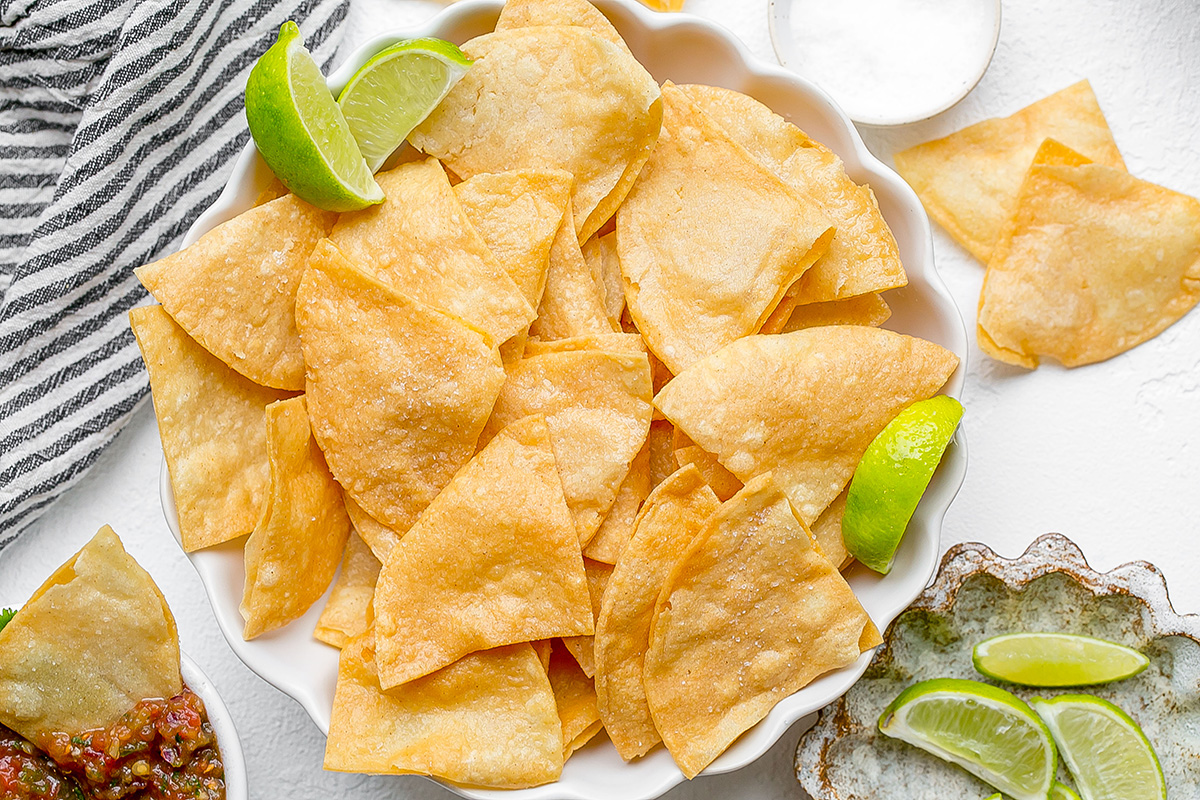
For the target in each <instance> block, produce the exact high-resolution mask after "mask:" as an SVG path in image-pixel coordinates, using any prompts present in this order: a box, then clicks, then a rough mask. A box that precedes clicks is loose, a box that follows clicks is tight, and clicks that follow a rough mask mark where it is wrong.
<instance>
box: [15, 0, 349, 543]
mask: <svg viewBox="0 0 1200 800" xmlns="http://www.w3.org/2000/svg"><path fill="white" fill-rule="evenodd" d="M348 5H349V0H0V549H2V548H3V547H4V546H5V545H6V544H8V543H9V542H11V541H12V540H13V539H14V538H15V537H16V535H17V533H18V532H19V531H20V530H22V529H23V528H25V527H26V526H28V525H29V524H30V523H31V522H32V521H33V520H34V519H36V518H37V516H38V515H39V514H40V513H41V512H42V511H44V510H45V509H46V507H47V506H48V505H49V504H50V503H51V502H53V501H54V499H55V498H56V497H58V496H59V495H60V494H61V493H62V492H63V491H64V490H65V489H67V488H68V487H69V486H70V485H72V484H73V483H75V482H76V481H78V480H79V479H80V478H82V477H83V475H84V474H85V473H86V472H87V470H88V468H89V467H90V466H91V465H92V464H93V463H94V462H95V461H96V459H97V457H98V456H99V455H100V453H101V452H102V451H103V450H104V448H105V447H106V446H107V445H108V444H109V442H111V441H112V439H113V437H115V436H116V435H117V433H118V432H119V431H120V430H121V427H122V426H123V425H124V424H125V422H126V421H127V420H128V419H129V417H130V415H131V414H132V413H133V411H134V409H135V408H137V406H138V405H139V403H140V402H141V401H142V400H143V399H144V398H145V397H146V394H147V391H148V381H147V378H146V372H145V369H144V368H143V366H142V360H141V356H140V355H139V353H138V349H137V346H136V344H134V340H133V335H132V334H131V333H130V330H129V323H128V321H127V319H126V312H127V311H128V310H129V309H130V308H132V307H134V306H135V305H139V304H140V303H141V302H142V301H143V300H144V298H145V297H146V292H145V290H144V289H143V288H142V287H141V285H140V284H139V283H138V281H137V278H136V277H134V274H133V268H134V267H136V266H139V265H141V264H144V263H146V262H149V261H153V260H154V259H156V258H158V257H159V256H162V255H163V254H165V253H169V252H171V251H173V250H175V249H176V248H177V247H178V246H179V242H180V240H181V239H182V237H183V234H184V232H186V231H187V229H188V227H189V226H190V225H191V224H192V222H193V221H195V219H196V217H198V216H199V215H200V212H201V211H203V210H204V209H205V208H206V207H207V206H208V205H209V204H211V203H212V202H213V200H215V199H216V197H217V195H218V194H220V192H221V188H222V187H223V186H224V184H225V181H226V179H227V177H228V175H229V171H230V168H231V167H232V163H233V159H234V158H235V156H237V154H238V153H239V152H240V151H241V149H242V147H243V146H244V145H245V144H246V142H247V141H248V139H249V132H248V130H247V128H246V117H245V114H244V113H243V111H242V92H243V89H244V88H245V85H246V77H247V75H248V74H249V72H250V68H251V67H252V66H253V65H254V62H255V59H257V58H258V56H260V55H261V54H262V53H263V51H265V50H266V49H267V48H268V47H269V46H270V45H271V43H272V42H274V40H275V34H276V31H277V30H278V29H279V26H280V25H281V24H282V23H283V22H284V21H285V20H287V19H294V20H296V22H297V23H299V25H300V29H301V31H302V32H303V33H304V36H305V41H306V43H307V45H308V47H309V49H310V50H311V51H312V52H313V55H314V56H315V57H316V59H317V63H319V64H322V65H323V66H324V67H325V68H326V69H328V68H329V66H330V65H331V63H332V61H333V58H334V55H335V53H336V50H337V45H338V42H339V41H340V39H341V33H342V27H343V23H344V21H345V18H346V13H347V11H348Z"/></svg>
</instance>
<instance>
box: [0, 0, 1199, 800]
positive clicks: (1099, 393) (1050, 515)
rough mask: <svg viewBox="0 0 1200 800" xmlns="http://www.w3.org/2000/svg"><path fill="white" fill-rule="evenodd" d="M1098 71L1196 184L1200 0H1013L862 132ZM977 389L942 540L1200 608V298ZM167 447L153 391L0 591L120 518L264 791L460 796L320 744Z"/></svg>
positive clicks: (1129, 116)
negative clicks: (947, 95)
mask: <svg viewBox="0 0 1200 800" xmlns="http://www.w3.org/2000/svg"><path fill="white" fill-rule="evenodd" d="M352 2H353V10H352V12H351V19H350V25H349V29H348V38H347V41H346V47H347V49H346V50H344V51H343V52H348V51H349V48H352V47H353V46H354V45H355V44H357V43H358V42H361V41H363V40H365V39H367V38H369V37H370V36H371V35H373V34H374V33H377V32H379V31H381V30H384V29H387V28H391V27H399V26H403V25H406V24H410V23H415V22H417V21H420V20H422V19H424V18H425V17H426V16H428V15H430V14H432V13H435V12H436V11H437V10H438V9H439V8H440V7H441V5H440V4H438V3H433V2H421V1H420V0H352ZM766 5H767V3H766V0H689V2H688V9H689V10H690V11H692V12H693V13H697V14H700V15H703V16H706V17H710V18H712V19H716V20H718V21H719V22H721V23H723V24H724V25H726V26H727V27H729V28H730V29H732V30H733V31H734V32H735V33H736V34H737V35H738V36H740V37H741V38H742V39H743V41H745V42H746V44H747V45H749V47H750V48H751V49H752V50H753V51H754V52H756V53H757V54H758V55H760V56H761V57H764V58H767V59H772V60H773V58H774V56H773V53H772V50H771V45H770V40H769V38H768V34H767V22H766V20H767V9H766ZM1084 77H1087V78H1089V79H1091V81H1092V85H1093V86H1094V88H1095V90H1096V94H1097V95H1098V96H1099V99H1100V103H1101V105H1102V107H1103V108H1104V110H1105V113H1106V114H1107V116H1108V120H1109V123H1110V125H1111V126H1112V129H1113V131H1114V134H1115V136H1116V140H1117V143H1118V145H1119V146H1120V148H1121V152H1122V153H1123V155H1124V157H1125V160H1126V162H1127V164H1128V166H1129V169H1130V171H1131V172H1132V173H1133V174H1135V175H1138V176H1140V177H1143V178H1146V179H1149V180H1152V181H1155V182H1158V183H1161V184H1163V185H1166V186H1168V187H1170V188H1172V189H1176V190H1178V191H1182V192H1186V193H1188V194H1191V195H1200V133H1198V131H1200V89H1198V87H1197V84H1198V83H1200V2H1196V0H1005V2H1004V22H1003V30H1002V32H1001V36H1000V44H999V48H998V50H997V52H996V57H995V60H994V61H993V63H992V66H991V69H990V70H989V71H988V73H987V75H985V76H984V78H983V80H982V82H981V83H980V85H979V86H978V88H976V90H975V91H974V92H973V93H972V94H971V95H969V96H968V97H967V99H966V100H964V101H963V102H962V103H961V104H959V105H958V106H957V107H955V108H953V109H951V110H950V111H947V112H946V113H944V114H942V115H940V116H938V117H935V118H934V119H931V120H928V121H926V122H923V123H919V124H915V125H910V126H906V127H901V128H895V129H863V136H864V138H865V139H866V141H867V144H868V145H869V146H870V147H871V149H872V150H873V151H874V152H875V153H876V154H877V155H878V156H880V157H881V158H882V159H883V160H884V161H888V162H890V160H891V154H892V152H894V151H895V150H896V149H899V148H903V147H906V146H909V145H912V144H916V143H918V142H922V141H925V140H927V139H931V138H935V137H938V136H942V135H944V134H947V133H949V132H951V131H954V130H956V129H958V128H960V127H962V126H964V125H967V124H970V123H973V122H976V121H978V120H980V119H984V118H986V117H991V116H998V115H1005V114H1009V113H1011V112H1013V111H1016V110H1017V109H1019V108H1021V107H1023V106H1024V105H1026V104H1028V103H1029V102H1032V101H1033V100H1036V99H1038V98H1041V97H1043V96H1045V95H1047V94H1049V93H1051V92H1053V91H1055V90H1057V89H1060V88H1062V87H1064V86H1066V85H1068V84H1070V83H1073V82H1074V81H1076V80H1078V79H1080V78H1084ZM934 238H935V244H936V249H937V259H938V265H939V268H940V270H941V272H942V274H943V276H944V277H945V279H946V281H947V283H948V284H949V285H950V288H951V290H952V291H953V293H954V295H955V297H956V299H957V300H958V303H959V305H960V307H961V308H962V310H963V315H964V317H965V318H966V320H967V323H968V327H969V328H970V329H971V335H972V340H973V338H974V324H973V322H974V316H975V306H976V302H977V299H978V294H979V286H980V283H981V280H982V277H983V269H982V267H981V266H980V265H979V264H978V263H976V262H975V261H973V260H972V259H971V258H970V257H969V256H968V255H967V254H966V253H965V252H964V251H963V250H962V249H961V248H959V247H958V246H957V245H955V244H954V243H953V242H951V240H950V239H949V238H948V237H947V236H945V235H944V234H943V233H942V232H941V231H940V230H938V229H937V228H936V227H935V229H934ZM964 399H965V402H966V406H967V414H966V418H965V421H964V426H965V428H966V432H967V438H968V442H969V445H970V466H969V468H968V472H967V479H966V483H965V485H964V486H963V489H962V492H961V493H960V494H959V496H958V499H957V500H956V501H955V503H954V505H953V506H952V507H951V509H950V512H949V514H948V515H947V518H946V524H945V529H944V533H943V538H942V546H943V549H945V548H946V547H949V546H950V545H953V544H955V543H956V542H961V541H968V540H981V541H983V542H986V543H987V544H988V545H990V546H991V547H993V548H994V549H995V550H997V551H998V552H999V553H1000V554H1002V555H1008V556H1014V555H1017V554H1018V553H1020V552H1021V551H1022V550H1023V549H1024V548H1025V546H1026V545H1027V544H1029V542H1031V541H1032V540H1033V539H1034V538H1035V537H1036V536H1037V535H1039V534H1041V533H1044V532H1046V531H1061V532H1062V533H1064V534H1066V535H1067V536H1069V537H1070V538H1072V539H1074V540H1075V541H1076V542H1077V543H1079V545H1080V546H1081V547H1082V548H1083V550H1084V552H1085V553H1086V554H1087V556H1088V558H1089V559H1090V561H1091V563H1092V565H1093V566H1094V567H1096V568H1098V569H1110V568H1112V567H1113V566H1116V565H1117V564H1120V563H1123V562H1125V561H1130V560H1135V559H1144V560H1147V561H1150V562H1152V563H1154V564H1157V565H1158V566H1159V567H1160V568H1161V569H1162V570H1163V572H1164V573H1166V576H1167V581H1168V585H1169V586H1170V589H1171V595H1172V598H1173V600H1174V604H1175V607H1176V609H1177V610H1179V611H1181V612H1191V613H1196V612H1200V581H1198V580H1197V579H1196V576H1197V573H1200V311H1194V312H1193V313H1192V314H1190V315H1189V316H1187V317H1186V318H1184V319H1183V320H1182V321H1181V322H1180V323H1178V324H1176V325H1175V326H1173V327H1172V328H1170V329H1169V330H1168V331H1167V332H1166V333H1164V334H1163V335H1161V336H1159V337H1158V338H1157V339H1154V340H1153V341H1151V342H1149V343H1147V344H1145V345H1142V346H1141V347H1138V348H1136V349H1134V350H1132V351H1130V352H1128V353H1126V354H1124V355H1121V356H1118V357H1117V358H1114V359H1112V360H1110V361H1107V362H1105V363H1102V364H1097V365H1093V366H1089V367H1083V368H1079V369H1075V370H1064V369H1062V368H1059V367H1056V366H1053V365H1047V366H1043V367H1042V368H1040V369H1039V370H1037V371H1036V372H1032V373H1027V372H1025V371H1023V370H1020V369H1017V368H1011V367H1007V366H1004V365H1002V364H999V363H997V362H993V361H990V360H988V359H987V358H986V357H985V356H983V355H982V354H981V353H980V352H979V350H978V349H977V348H976V349H973V350H972V353H971V357H970V367H969V376H968V379H967V384H966V391H965V398H964ZM160 458H161V449H160V446H159V442H158V434H157V430H156V428H155V424H154V416H153V412H152V410H151V407H150V404H149V403H148V402H147V403H145V404H144V405H143V406H142V408H141V409H140V411H139V412H138V413H137V414H136V415H135V418H134V420H133V422H132V424H131V425H130V426H129V428H128V429H127V430H126V431H125V432H124V433H123V434H122V435H121V436H120V437H119V438H118V439H117V441H116V442H115V444H114V445H113V446H112V448H110V450H109V451H108V452H107V453H106V454H105V455H104V456H103V457H102V458H101V460H100V462H99V463H98V464H97V466H96V467H95V468H94V469H93V470H92V472H91V474H90V475H88V477H87V478H86V479H85V480H84V481H83V482H81V483H80V484H79V485H78V486H77V487H76V488H75V489H74V490H72V491H71V492H70V493H69V494H68V495H67V496H66V497H65V498H63V499H62V500H61V501H60V502H59V503H58V504H57V506H55V507H54V508H53V509H52V510H51V511H50V512H49V513H47V514H46V515H45V516H43V517H42V518H41V520H39V521H38V523H37V524H36V525H35V526H34V527H33V528H32V529H31V530H29V531H28V532H27V533H26V534H25V535H24V536H23V537H22V538H21V540H20V541H19V542H17V543H16V544H14V545H12V546H10V547H9V548H7V549H6V550H5V551H4V553H3V555H2V556H0V605H4V604H8V605H13V604H19V603H21V602H23V601H24V599H25V598H26V597H28V596H29V594H30V593H32V591H33V590H34V589H35V588H36V587H37V586H38V585H39V584H40V583H41V582H42V580H43V579H44V578H45V577H46V576H47V575H48V574H49V572H50V570H51V569H52V568H53V567H55V566H57V565H58V564H59V563H61V562H62V561H64V560H65V559H66V558H68V557H69V556H70V555H71V554H72V553H73V552H75V551H76V550H77V549H78V548H79V547H81V546H82V545H83V544H84V543H85V542H86V540H87V539H88V538H90V537H91V536H92V534H94V533H95V531H96V530H97V529H98V528H99V527H100V526H101V525H102V524H105V523H109V524H112V525H113V527H114V528H115V529H116V530H117V531H118V533H119V534H120V535H121V536H122V538H123V539H124V540H125V543H126V545H127V546H128V548H129V549H130V551H131V552H132V553H133V554H134V556H135V557H137V558H138V560H139V561H140V562H141V563H142V564H143V565H145V566H146V567H147V568H148V569H149V570H150V571H151V572H152V573H153V575H154V577H155V578H156V579H157V581H158V582H159V585H160V586H161V587H162V589H163V592H164V593H165V594H166V597H167V600H168V602H169V603H170V605H171V608H172V609H173V611H174V612H175V616H176V618H177V619H178V621H179V630H180V635H181V638H182V641H183V647H184V649H185V650H186V651H187V652H188V653H189V654H190V655H191V656H192V657H193V658H194V659H195V660H196V661H197V662H198V663H199V664H200V666H201V667H202V668H203V669H204V670H205V671H206V672H207V673H208V675H209V676H210V677H211V678H212V679H213V681H214V683H216V685H217V686H218V687H219V689H220V690H221V692H222V694H223V696H224V698H225V700H226V702H227V703H228V705H229V707H230V709H231V711H232V712H233V715H234V717H235V720H236V722H237V724H238V728H239V730H240V732H241V735H242V740H243V742H244V743H245V745H246V756H247V762H248V767H249V771H250V786H251V796H252V797H254V798H256V800H257V798H289V800H325V799H326V798H335V797H337V798H340V797H347V798H350V797H353V798H364V800H372V799H374V798H422V799H424V798H431V799H435V798H436V799H437V800H449V798H450V797H451V795H450V794H449V793H448V792H446V791H445V790H443V789H441V788H440V787H438V786H436V785H435V784H433V783H431V782H429V781H426V780H423V779H420V778H378V777H364V776H352V775H337V774H332V773H325V772H323V771H322V770H321V758H322V752H323V746H324V742H323V740H322V737H321V736H320V734H319V732H318V731H317V729H316V727H315V726H314V725H313V724H312V723H311V722H310V721H309V719H308V717H307V716H306V715H305V714H304V712H303V711H302V710H301V709H300V707H299V706H298V705H296V704H295V703H294V702H292V701H291V700H290V699H288V698H287V697H285V696H284V695H282V694H280V693H279V692H277V691H275V690H274V689H272V688H271V687H270V686H268V685H267V684H266V683H264V682H262V681H261V680H259V679H258V678H257V677H256V676H254V675H253V674H252V673H251V672H250V671H249V670H247V669H246V668H245V667H244V666H243V665H242V664H241V662H239V661H238V660H237V658H236V657H235V656H234V655H233V653H232V652H231V651H230V649H229V648H228V646H226V644H225V641H224V640H223V639H222V638H221V634H220V633H219V632H218V630H217V626H216V622H215V620H214V619H213V616H212V612H211V611H210V609H209V606H208V602H207V600H206V599H205V596H204V592H203V590H202V588H201V586H200V582H199V580H198V578H197V577H196V574H195V573H194V572H193V571H192V568H191V567H190V566H189V564H188V562H187V560H186V559H185V558H184V556H183V554H182V553H181V552H180V550H179V547H178V546H177V545H176V544H175V542H174V541H173V540H172V539H171V537H170V534H169V533H168V531H167V527H166V524H165V523H164V522H163V519H162V514H161V511H160V508H159V502H158V471H159V462H160ZM799 733H800V729H799V728H796V729H794V730H792V731H791V732H789V733H788V734H787V735H785V736H784V737H783V739H782V740H781V741H780V743H779V744H777V745H776V746H775V747H774V748H773V749H772V750H771V752H770V753H769V754H768V755H767V756H765V757H764V758H763V759H761V760H760V761H759V762H757V763H756V764H754V765H753V766H751V767H749V768H747V769H745V770H742V771H741V772H738V773H734V774H732V775H724V776H717V777H713V778H702V779H699V780H697V781H694V782H692V783H691V784H688V785H684V786H681V787H679V788H677V789H675V790H674V791H672V792H671V793H670V795H668V796H669V797H671V798H674V800H684V799H685V798H718V797H730V796H735V797H739V798H745V799H746V800H765V799H766V798H801V797H802V793H801V791H800V789H799V788H798V786H797V784H796V783H795V781H794V779H793V778H792V774H791V757H792V752H793V749H794V746H795V743H796V740H797V738H798V737H799ZM914 796H915V795H914Z"/></svg>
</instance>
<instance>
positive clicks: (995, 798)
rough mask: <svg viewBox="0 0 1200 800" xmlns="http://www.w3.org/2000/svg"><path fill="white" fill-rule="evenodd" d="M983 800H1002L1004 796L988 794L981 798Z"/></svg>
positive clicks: (997, 793)
mask: <svg viewBox="0 0 1200 800" xmlns="http://www.w3.org/2000/svg"><path fill="white" fill-rule="evenodd" d="M983 800H1004V795H1002V794H1000V793H999V792H996V793H995V794H989V795H988V796H987V797H985V798H983Z"/></svg>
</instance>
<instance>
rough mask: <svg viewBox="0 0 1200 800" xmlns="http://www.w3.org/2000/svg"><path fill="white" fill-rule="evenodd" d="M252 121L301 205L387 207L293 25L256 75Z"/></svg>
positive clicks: (261, 145)
mask: <svg viewBox="0 0 1200 800" xmlns="http://www.w3.org/2000/svg"><path fill="white" fill-rule="evenodd" d="M246 120H247V122H249V123H250V135H251V136H253V137H254V143H255V144H256V145H257V146H258V152H259V153H261V154H262V157H263V159H264V160H265V161H266V162H267V166H269V167H270V168H271V171H272V172H274V173H275V175H276V177H278V178H279V180H281V181H282V182H283V185H284V186H286V187H287V188H288V189H290V190H291V191H292V192H294V193H295V194H296V196H297V197H301V198H303V199H305V200H307V201H308V202H310V203H312V204H313V205H315V206H317V207H319V208H323V209H325V210H327V211H355V210H357V209H360V208H366V207H367V206H369V205H374V204H375V203H382V202H383V190H382V189H380V188H379V184H377V183H375V179H374V178H373V177H371V170H369V169H367V162H366V161H364V160H363V157H362V153H360V152H359V150H358V144H357V143H356V142H355V141H354V135H353V134H352V133H351V132H350V127H349V126H348V125H347V124H346V120H345V118H344V117H343V116H342V111H341V109H340V108H338V104H337V102H336V101H335V100H334V99H333V94H332V93H330V91H329V87H328V86H327V85H326V83H325V76H324V75H322V74H321V69H320V67H318V66H317V63H316V62H315V61H313V59H312V56H311V55H309V53H308V51H307V50H305V49H304V42H303V40H302V39H301V38H300V29H299V28H298V27H296V23H294V22H292V21H290V20H289V21H287V22H285V23H283V26H282V27H281V28H280V29H279V39H278V40H277V41H276V42H275V44H273V45H271V47H270V48H269V49H268V50H267V52H265V53H263V54H262V57H261V58H259V59H258V63H256V64H255V65H254V69H252V70H250V78H249V80H247V81H246Z"/></svg>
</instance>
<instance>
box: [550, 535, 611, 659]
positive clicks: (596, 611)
mask: <svg viewBox="0 0 1200 800" xmlns="http://www.w3.org/2000/svg"><path fill="white" fill-rule="evenodd" d="M583 569H584V572H585V573H586V574H587V586H588V597H589V598H591V601H592V619H593V620H595V619H596V617H597V616H599V615H600V604H601V603H603V602H604V590H605V588H606V587H607V586H608V579H609V577H611V576H612V571H613V568H612V565H611V564H604V563H601V562H599V561H593V560H592V559H590V558H585V559H584V560H583ZM562 643H563V646H564V647H566V648H567V651H568V652H570V654H571V655H572V656H574V658H575V661H576V663H578V664H579V668H580V669H582V670H583V674H584V675H587V676H588V677H589V678H590V677H592V675H594V674H595V672H596V659H595V658H594V656H593V655H592V637H591V636H564V637H563V638H562Z"/></svg>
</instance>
